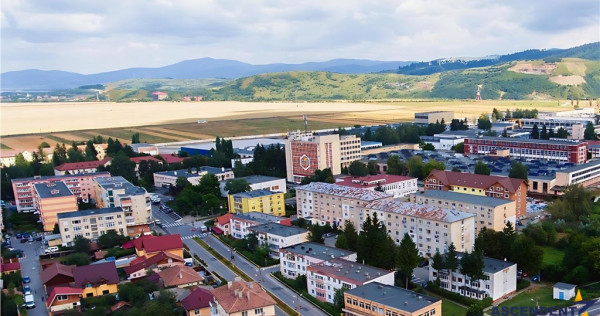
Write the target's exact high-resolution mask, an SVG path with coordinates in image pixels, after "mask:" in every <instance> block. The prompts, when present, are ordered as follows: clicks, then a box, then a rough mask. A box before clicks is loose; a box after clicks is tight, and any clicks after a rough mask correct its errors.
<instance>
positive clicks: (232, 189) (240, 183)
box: [225, 179, 252, 194]
mask: <svg viewBox="0 0 600 316" xmlns="http://www.w3.org/2000/svg"><path fill="white" fill-rule="evenodd" d="M225 191H226V192H227V193H228V194H236V193H240V192H248V191H252V188H250V184H248V181H246V179H232V180H228V181H227V183H225Z"/></svg>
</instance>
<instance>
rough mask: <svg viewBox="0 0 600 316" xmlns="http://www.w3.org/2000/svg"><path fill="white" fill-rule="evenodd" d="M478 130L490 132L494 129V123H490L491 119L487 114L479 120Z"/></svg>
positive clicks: (483, 114)
mask: <svg viewBox="0 0 600 316" xmlns="http://www.w3.org/2000/svg"><path fill="white" fill-rule="evenodd" d="M477 128H478V129H481V130H485V131H488V130H490V129H492V122H490V118H489V117H488V116H487V114H485V113H482V114H481V115H480V116H479V118H478V119H477Z"/></svg>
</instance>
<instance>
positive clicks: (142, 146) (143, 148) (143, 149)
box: [129, 143, 158, 156]
mask: <svg viewBox="0 0 600 316" xmlns="http://www.w3.org/2000/svg"><path fill="white" fill-rule="evenodd" d="M129 146H130V147H131V149H133V151H134V152H135V153H138V154H148V155H150V156H156V155H158V147H156V145H152V144H148V143H137V144H131V145H129Z"/></svg>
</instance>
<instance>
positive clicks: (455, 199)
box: [410, 190, 517, 232]
mask: <svg viewBox="0 0 600 316" xmlns="http://www.w3.org/2000/svg"><path fill="white" fill-rule="evenodd" d="M410 201H411V202H413V203H417V204H423V205H430V206H437V207H441V208H445V209H449V210H457V211H461V212H466V213H472V214H475V229H476V231H477V232H479V231H481V230H482V229H483V228H484V227H485V228H487V229H493V230H495V231H501V230H502V229H503V228H504V226H505V225H506V223H507V222H511V223H512V225H513V227H515V222H516V220H517V219H516V203H515V201H511V200H504V199H499V198H494V197H488V196H477V195H475V196H474V195H471V194H464V193H458V192H452V191H442V190H427V191H424V192H418V193H415V194H411V196H410Z"/></svg>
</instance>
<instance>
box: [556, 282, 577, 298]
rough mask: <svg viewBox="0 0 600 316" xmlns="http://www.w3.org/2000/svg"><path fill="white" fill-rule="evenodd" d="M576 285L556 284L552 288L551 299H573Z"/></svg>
mask: <svg viewBox="0 0 600 316" xmlns="http://www.w3.org/2000/svg"><path fill="white" fill-rule="evenodd" d="M576 287H577V285H575V284H569V283H562V282H558V283H556V284H554V285H553V286H552V298H553V299H555V300H563V301H568V300H570V299H571V298H573V297H575V288H576Z"/></svg>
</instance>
